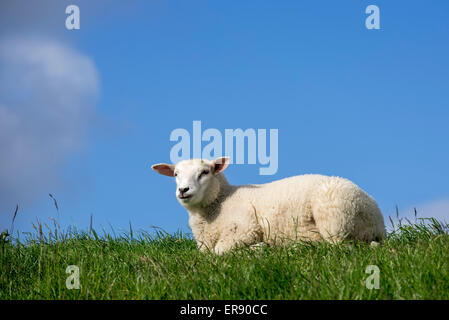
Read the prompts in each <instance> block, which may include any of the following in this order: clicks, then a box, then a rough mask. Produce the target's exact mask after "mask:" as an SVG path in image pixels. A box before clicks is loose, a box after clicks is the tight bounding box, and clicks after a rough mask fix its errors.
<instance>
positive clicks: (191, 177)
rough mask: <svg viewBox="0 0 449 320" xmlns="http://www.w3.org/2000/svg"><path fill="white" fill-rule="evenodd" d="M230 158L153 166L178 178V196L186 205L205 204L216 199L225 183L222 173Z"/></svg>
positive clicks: (154, 168) (166, 174)
mask: <svg viewBox="0 0 449 320" xmlns="http://www.w3.org/2000/svg"><path fill="white" fill-rule="evenodd" d="M228 164H229V158H227V157H222V158H218V159H215V160H213V161H209V160H204V159H190V160H183V161H180V162H179V163H177V164H176V165H173V164H166V163H159V164H155V165H153V166H152V167H151V168H152V169H153V170H154V171H156V172H157V173H160V174H163V175H165V176H169V177H175V178H176V197H177V198H178V201H179V202H180V203H181V204H182V205H183V206H184V207H187V208H188V207H192V206H205V205H207V204H209V203H211V202H212V201H214V200H215V199H216V198H217V196H218V194H219V192H220V187H221V185H222V183H223V180H224V177H223V175H221V174H220V173H221V172H222V171H223V170H225V169H226V168H227V166H228Z"/></svg>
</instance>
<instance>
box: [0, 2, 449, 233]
mask: <svg viewBox="0 0 449 320" xmlns="http://www.w3.org/2000/svg"><path fill="white" fill-rule="evenodd" d="M69 4H77V5H78V6H79V8H80V14H81V28H80V30H71V31H69V30H66V29H65V18H66V16H67V15H66V14H65V7H66V6H67V5H69ZM370 4H375V5H377V6H378V7H379V8H380V27H381V28H380V30H368V29H366V27H365V19H366V17H367V16H368V15H367V14H365V8H366V7H367V6H368V5H370ZM21 6H22V7H21ZM23 6H24V2H23V1H17V2H13V1H5V2H2V4H1V11H2V12H3V13H0V17H2V18H5V19H2V20H3V23H1V22H0V44H1V43H2V42H3V44H4V45H0V54H1V53H3V55H4V56H6V58H5V57H4V58H3V64H1V63H0V67H3V68H5V70H6V71H7V72H11V73H12V72H13V71H14V72H15V71H16V70H21V71H20V72H23V77H22V78H20V79H19V80H20V81H19V80H18V82H17V83H18V84H19V85H17V86H13V88H12V89H11V90H13V91H12V92H13V93H14V94H12V93H11V91H10V89H8V88H9V86H12V85H11V83H12V82H11V81H9V80H8V79H10V78H9V77H8V78H7V79H4V78H5V77H3V78H1V79H0V83H1V84H2V85H3V88H7V89H4V90H3V89H2V90H0V107H2V106H3V107H2V108H3V111H4V113H3V114H2V109H1V108H0V117H2V116H3V120H2V119H0V124H1V123H3V125H4V127H3V128H6V127H8V125H9V124H10V122H9V121H13V120H8V119H13V118H14V117H16V116H17V117H18V118H19V119H21V121H22V122H20V123H22V124H23V128H25V127H26V128H31V129H29V130H31V132H32V133H33V135H32V136H33V137H34V138H33V139H32V140H30V139H31V138H30V137H29V136H27V137H25V138H24V137H23V136H22V135H21V134H18V133H17V132H18V131H21V130H18V129H17V130H15V131H14V130H12V129H11V130H10V131H8V129H3V131H2V129H0V147H3V148H2V149H3V150H2V153H1V154H0V159H1V158H3V162H4V163H6V160H5V159H6V158H8V159H9V160H8V161H10V162H11V163H12V164H11V163H9V162H8V165H10V166H9V167H8V166H6V165H4V163H0V170H3V172H0V178H1V179H3V182H1V181H0V192H3V193H4V194H3V195H0V200H1V201H2V203H0V210H2V212H1V216H0V228H1V229H4V228H10V221H11V216H12V213H13V211H14V207H15V205H16V203H19V206H20V210H19V214H18V216H17V218H16V222H15V230H19V231H30V230H31V221H35V218H36V217H38V218H39V219H40V220H41V221H48V217H49V216H54V217H57V216H58V214H57V213H56V210H55V208H54V207H53V203H52V200H51V199H50V197H49V196H48V194H49V193H52V194H53V195H54V196H55V198H56V199H57V200H58V203H59V207H60V211H59V219H60V221H61V224H62V225H63V226H67V225H70V224H75V225H77V226H78V227H80V228H87V227H88V225H89V221H90V215H91V214H93V222H94V227H97V228H101V226H103V227H104V228H105V229H110V225H111V226H112V227H113V228H114V229H115V230H120V229H121V228H124V229H126V228H128V224H129V222H131V223H132V226H133V228H134V229H144V230H147V231H148V230H150V227H151V226H158V227H161V228H163V229H165V230H167V231H168V232H174V231H176V230H179V229H180V230H183V231H186V232H189V228H188V216H187V213H186V212H185V210H184V209H183V208H182V207H181V206H180V205H179V204H178V202H177V201H176V198H175V195H174V192H175V184H174V181H172V180H171V179H170V178H167V177H164V176H160V175H158V174H156V173H155V172H153V171H152V170H151V169H150V165H151V164H154V163H158V162H169V161H170V158H169V155H170V149H171V147H172V146H173V145H174V142H171V141H170V140H169V137H170V133H171V131H172V130H173V129H176V128H185V129H187V130H189V131H190V132H191V131H192V121H194V120H201V121H202V126H203V130H204V129H207V128H216V129H218V130H220V131H221V132H223V134H224V130H225V129H227V128H230V129H236V128H242V129H247V128H254V129H272V128H273V129H278V130H279V169H278V171H277V173H276V174H275V175H273V176H261V175H259V167H260V166H259V165H231V166H230V167H229V168H228V169H227V170H226V175H227V177H228V180H229V181H230V182H231V183H233V184H245V183H264V182H269V181H272V180H275V179H280V178H284V177H287V176H292V175H297V174H304V173H322V174H328V175H337V176H343V177H346V178H349V179H351V180H353V181H354V182H355V183H357V184H358V185H359V186H361V187H362V188H363V189H364V190H365V191H367V192H368V193H369V194H370V195H372V196H373V197H374V198H375V199H376V200H377V201H378V203H379V206H380V208H381V210H382V211H383V213H384V216H388V215H393V214H394V210H395V205H398V206H399V209H400V212H401V215H404V216H406V215H410V214H411V212H412V208H413V207H415V206H416V207H417V208H418V213H419V214H420V215H421V216H437V217H439V218H441V219H444V218H445V217H447V220H448V221H449V166H448V163H449V148H448V140H449V128H448V121H449V78H448V76H449V61H448V58H447V57H449V42H448V38H449V21H448V20H447V13H448V12H449V3H448V2H447V1H432V2H431V3H428V2H425V1H394V2H393V1H345V2H344V4H342V2H336V1H301V2H300V1H283V2H282V3H281V2H279V1H246V2H233V3H229V2H227V3H224V2H217V1H215V2H212V1H197V2H186V1H151V2H150V1H129V2H125V1H109V2H108V4H104V3H97V4H90V3H89V2H87V1H75V0H73V1H48V0H47V1H42V2H40V3H39V4H37V3H34V4H29V6H31V7H32V6H35V7H36V8H34V10H31V9H30V10H29V11H27V13H25V16H23V15H24V13H23ZM27 15H29V16H27ZM11 41H12V42H11ZM17 42H19V43H21V45H16V44H15V43H17ZM10 43H13V45H10ZM30 43H31V44H30ZM50 44H51V45H50ZM41 45H42V46H45V45H46V46H47V47H48V48H53V49H51V50H52V51H51V52H55V53H54V55H55V57H57V58H55V59H47V60H46V59H45V58H44V57H43V58H42V61H45V63H47V64H48V65H49V66H48V68H50V69H51V70H54V68H56V70H59V69H58V68H59V67H60V66H61V65H64V66H65V67H64V68H65V69H64V70H65V72H66V73H64V74H63V76H61V77H62V78H58V79H63V80H58V81H60V82H59V83H61V85H60V87H55V86H54V85H53V78H51V76H48V75H47V73H46V74H45V76H46V77H47V76H48V81H49V83H51V85H48V86H44V85H43V84H42V83H40V81H37V82H32V84H31V85H30V84H28V85H25V84H27V83H28V82H27V79H28V78H27V77H28V76H29V74H28V73H26V72H27V71H26V70H28V69H27V68H22V67H20V63H22V62H23V61H28V60H26V59H29V57H28V55H30V52H39V46H41ZM16 47H17V48H19V49H20V48H29V49H26V51H27V55H24V57H26V59H25V58H23V59H22V60H20V57H21V55H20V54H18V55H17V57H19V58H15V59H16V60H17V61H16V60H14V61H16V62H15V64H14V66H15V67H14V68H15V69H14V68H13V69H11V70H12V71H11V70H9V69H8V68H7V67H6V66H8V65H9V63H10V61H12V60H11V59H12V58H11V57H9V56H8V52H9V51H10V50H13V48H16ZM19 49H17V50H19ZM22 50H23V49H22ZM49 50H50V49H49ZM45 52H47V51H45ZM0 56H1V55H0ZM8 57H9V58H8ZM14 57H16V56H15V55H14ZM31 57H33V54H31ZM8 59H9V60H8ZM58 59H60V60H58ZM33 61H34V60H33ZM39 61H41V60H39ZM53 61H60V63H59V64H56V63H55V65H54V66H52V65H51V64H52V63H53ZM38 63H40V62H38ZM42 63H44V62H42ZM16 65H18V66H16ZM27 66H28V65H27ZM33 68H34V69H33V70H43V69H39V67H36V66H35V65H34V64H33ZM8 70H9V71H8ZM24 70H25V71H24ZM45 70H47V69H45ZM7 72H6V73H4V75H9V73H7ZM39 72H42V71H36V74H37V76H36V77H37V78H39V79H40V75H41V73H39ZM74 77H75V78H76V79H79V80H80V81H74V80H73V78H74ZM58 81H57V82H58ZM42 82H44V81H42ZM44 84H45V82H44ZM86 84H88V85H86ZM33 86H36V87H33ZM41 86H42V87H43V89H42V90H40V89H41ZM38 89H39V90H38ZM45 90H47V91H45ZM35 91H39V92H40V93H39V95H38V97H40V98H39V99H38V100H39V101H41V100H42V101H43V102H42V101H41V102H40V104H38V103H36V102H35V100H34V97H35V96H36V95H37V94H35V93H30V92H35ZM19 97H20V98H19ZM44 98H45V99H44ZM27 99H28V100H27ZM74 101H75V102H76V103H75V102H74ZM22 105H26V106H27V107H26V108H22V107H20V106H22ZM63 105H64V106H65V107H66V108H67V110H68V111H67V113H62V114H61V113H60V109H61V108H62V106H63ZM21 108H22V109H21ZM83 108H86V109H83ZM41 110H48V114H52V112H55V113H56V114H58V115H59V118H57V119H59V120H55V119H56V118H54V117H52V116H48V117H39V116H36V115H39V114H40V113H41V112H42V111H41ZM72 111H73V112H75V111H76V112H75V114H77V118H76V119H77V120H76V121H75V120H73V118H72V117H73V114H74V113H73V112H72ZM46 114H47V113H46ZM84 114H89V116H85V117H84V116H83V115H84ZM10 115H13V116H14V117H13V116H10ZM7 116H8V117H9V118H7ZM41 118H42V119H41ZM40 121H41V122H40ZM56 121H61V122H58V123H62V125H60V126H55V127H54V128H53V124H54V122H56ZM39 123H40V124H39ZM25 124H26V125H25ZM18 128H21V127H18ZM33 128H34V129H33ZM33 130H34V131H33ZM49 132H50V134H49ZM44 133H45V134H44ZM1 135H3V136H1ZM13 135H14V136H13ZM61 135H62V136H64V137H65V136H67V137H69V138H67V139H62V140H61V141H59V140H58V141H56V140H55V139H56V138H55V137H59V136H61ZM36 137H38V138H36ZM13 138H14V139H17V140H18V141H19V142H20V141H22V140H20V139H28V140H26V143H25V142H24V145H31V144H33V145H39V146H40V145H42V146H43V147H42V148H36V150H34V149H33V150H34V151H33V152H30V153H29V154H27V155H26V156H24V155H23V154H22V153H17V154H16V153H11V152H10V150H9V149H12V148H13V143H11V141H15V140H14V139H13ZM30 141H31V142H30ZM67 141H70V142H67ZM14 145H15V144H14ZM8 148H9V149H8ZM10 154H13V156H11V158H9V155H10ZM14 155H16V156H17V159H14ZM19 160H20V161H19ZM18 163H20V166H19V165H17V164H18ZM13 164H16V165H15V167H14V166H13ZM35 164H39V165H36V166H35ZM50 164H51V165H50ZM11 166H13V167H14V168H15V169H16V170H19V171H20V179H16V177H17V174H18V173H17V172H15V171H13V170H10V169H8V168H11ZM5 181H8V183H6V182H5ZM30 181H32V182H33V183H30ZM11 190H12V191H11ZM386 222H387V224H389V222H388V219H387V220H386Z"/></svg>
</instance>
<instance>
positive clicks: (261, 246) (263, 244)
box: [249, 242, 267, 249]
mask: <svg viewBox="0 0 449 320" xmlns="http://www.w3.org/2000/svg"><path fill="white" fill-rule="evenodd" d="M266 245H267V244H266V243H265V242H259V243H256V244H252V245H250V246H249V247H250V248H251V249H262V248H263V247H265V246H266Z"/></svg>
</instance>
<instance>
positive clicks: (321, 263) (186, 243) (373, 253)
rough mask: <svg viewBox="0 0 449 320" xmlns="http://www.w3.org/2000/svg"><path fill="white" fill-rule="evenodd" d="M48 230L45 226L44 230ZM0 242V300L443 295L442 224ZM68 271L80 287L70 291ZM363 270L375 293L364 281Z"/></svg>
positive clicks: (446, 239)
mask: <svg viewBox="0 0 449 320" xmlns="http://www.w3.org/2000/svg"><path fill="white" fill-rule="evenodd" d="M44 229H45V226H44ZM47 229H48V232H47V233H46V234H44V232H43V231H42V226H41V225H39V226H38V228H36V235H31V234H29V235H28V236H27V238H26V239H23V240H20V239H15V240H14V241H11V240H10V239H9V238H8V237H7V236H6V234H4V235H3V236H2V238H1V239H0V265H1V270H0V299H449V235H448V226H447V225H445V224H442V223H438V222H437V221H435V220H430V222H428V223H424V222H418V223H415V224H411V225H410V224H402V223H401V224H400V225H399V226H395V230H394V231H393V232H391V233H390V234H389V236H388V239H387V240H386V241H385V242H384V243H383V244H382V245H380V246H377V247H373V246H370V245H368V244H363V243H344V244H340V245H331V244H327V243H301V244H298V245H296V246H286V247H262V248H258V249H250V248H240V249H236V250H234V251H232V252H230V253H228V254H225V255H223V256H216V255H214V254H212V253H202V252H199V251H198V250H197V248H196V245H195V243H194V241H193V240H192V239H190V238H189V237H188V236H186V235H183V234H181V233H178V234H174V235H169V234H166V233H164V232H157V233H156V235H154V234H153V235H152V236H150V234H148V233H144V232H140V233H138V234H133V231H132V230H130V231H129V232H127V233H124V234H121V235H119V236H111V235H108V234H103V235H101V236H99V235H98V234H97V233H96V232H95V231H94V230H91V231H90V232H79V231H76V230H75V231H74V230H68V231H66V232H61V231H59V230H58V229H57V228H56V227H55V228H53V230H50V228H47ZM68 265H77V266H79V268H80V283H81V288H80V289H79V290H76V289H73V290H69V289H67V288H66V278H67V277H68V276H69V275H68V274H66V273H65V271H66V267H67V266H68ZM368 265H376V266H378V268H379V270H380V274H379V279H380V282H379V285H380V287H379V289H378V290H377V289H372V290H370V289H368V288H367V287H366V285H365V283H366V279H367V278H368V277H369V276H370V274H367V273H365V270H366V267H367V266H368Z"/></svg>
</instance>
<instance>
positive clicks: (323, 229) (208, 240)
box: [152, 158, 385, 254]
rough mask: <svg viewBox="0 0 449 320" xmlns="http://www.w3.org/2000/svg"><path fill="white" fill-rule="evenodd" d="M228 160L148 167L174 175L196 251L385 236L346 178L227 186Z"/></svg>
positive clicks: (370, 204) (377, 216)
mask: <svg viewBox="0 0 449 320" xmlns="http://www.w3.org/2000/svg"><path fill="white" fill-rule="evenodd" d="M228 164H229V159H228V158H218V159H216V160H214V161H208V160H202V159H191V160H184V161H181V162H179V163H178V164H176V165H171V164H156V165H153V166H152V168H153V170H155V171H156V172H158V173H160V174H163V175H166V176H170V177H173V176H174V177H176V184H177V188H176V196H177V198H178V201H179V202H180V203H181V205H182V206H184V208H186V209H187V211H188V212H189V224H190V227H191V229H192V231H193V234H194V237H195V240H196V242H197V244H198V247H199V249H200V250H207V249H209V250H213V251H214V252H215V253H217V254H222V253H224V252H226V251H228V250H230V249H232V248H234V247H236V246H238V245H241V244H247V245H256V244H259V243H266V244H270V245H275V244H283V243H287V242H289V241H301V240H302V241H312V240H322V239H324V240H327V241H329V242H340V241H342V240H345V239H348V240H361V241H367V242H370V241H381V240H382V239H384V237H385V225H384V220H383V217H382V213H381V212H380V210H379V208H378V206H377V204H376V201H375V200H374V199H373V198H371V197H370V196H369V195H368V194H366V193H365V192H364V191H363V190H362V189H360V188H359V187H358V186H357V185H355V184H354V183H352V182H351V181H349V180H347V179H344V178H340V177H328V176H323V175H316V174H307V175H300V176H295V177H290V178H285V179H282V180H278V181H274V182H271V183H267V184H262V185H242V186H233V185H230V184H229V183H228V181H227V180H226V178H225V176H224V175H223V173H222V172H223V170H225V169H226V168H227V166H228Z"/></svg>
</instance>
